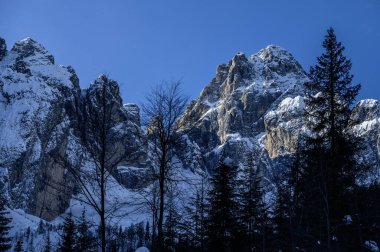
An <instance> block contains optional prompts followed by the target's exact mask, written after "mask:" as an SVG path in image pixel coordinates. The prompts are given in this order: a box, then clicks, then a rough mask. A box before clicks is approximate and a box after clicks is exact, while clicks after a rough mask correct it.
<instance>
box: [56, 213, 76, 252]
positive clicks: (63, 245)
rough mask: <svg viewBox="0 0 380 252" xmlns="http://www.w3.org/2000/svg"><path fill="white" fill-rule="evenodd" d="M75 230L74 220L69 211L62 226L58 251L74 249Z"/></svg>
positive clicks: (64, 251)
mask: <svg viewBox="0 0 380 252" xmlns="http://www.w3.org/2000/svg"><path fill="white" fill-rule="evenodd" d="M75 231H76V226H75V222H74V221H73V218H72V215H71V213H69V214H68V216H67V217H66V218H65V223H64V226H63V235H62V238H61V242H60V245H59V249H58V250H59V251H60V252H69V251H75V240H76V237H75Z"/></svg>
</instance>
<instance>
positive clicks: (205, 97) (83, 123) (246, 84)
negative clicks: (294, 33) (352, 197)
mask: <svg viewBox="0 0 380 252" xmlns="http://www.w3.org/2000/svg"><path fill="white" fill-rule="evenodd" d="M307 81H309V79H308V77H307V75H306V73H305V71H304V70H303V69H302V67H301V66H300V64H299V63H298V62H297V61H296V60H295V59H294V57H293V56H292V55H291V54H290V53H289V52H287V51H286V50H285V49H283V48H281V47H279V46H274V45H271V46H268V47H266V48H264V49H262V50H261V51H259V52H258V53H256V54H254V55H252V56H250V57H247V56H245V55H244V54H242V53H239V54H237V55H235V56H234V57H233V58H232V59H231V61H230V62H228V64H222V65H220V66H218V67H217V71H216V75H215V77H214V78H213V79H212V80H211V82H210V83H209V84H208V85H206V87H205V88H204V89H203V91H202V92H201V94H200V96H199V98H198V99H196V100H194V101H192V102H191V103H190V104H189V106H188V108H187V109H186V111H185V113H184V115H183V116H182V117H181V119H180V121H179V124H180V126H181V127H180V131H179V132H178V133H179V134H181V136H182V141H181V142H180V147H179V148H178V149H177V150H176V156H177V158H178V161H180V163H182V168H183V170H179V171H178V173H183V175H184V176H185V177H192V176H195V175H194V174H196V173H197V172H199V171H200V170H208V171H211V172H212V169H213V168H214V167H216V165H217V163H218V162H219V161H220V160H223V159H226V158H228V159H229V160H230V161H231V162H233V163H235V164H241V163H242V162H243V161H244V160H245V158H246V156H247V155H248V153H250V152H253V153H254V155H255V156H256V159H257V162H258V165H259V167H260V170H261V172H262V173H263V175H264V177H265V178H266V180H265V181H266V183H267V186H268V187H270V184H271V181H274V180H275V179H278V178H279V177H281V176H280V175H281V172H282V170H283V167H284V164H286V163H287V162H288V161H289V160H290V159H289V157H290V156H291V155H289V154H292V153H294V152H295V151H296V150H297V149H296V148H297V145H298V140H299V135H300V132H301V127H302V116H303V108H304V101H303V84H304V83H305V82H307ZM103 96H106V97H107V102H108V103H109V105H110V107H111V110H110V111H111V113H110V121H111V124H112V125H113V126H112V130H113V131H114V133H115V136H116V137H115V141H114V142H113V143H112V148H113V150H114V151H115V153H124V152H125V153H127V154H128V155H127V156H126V157H125V158H124V159H123V160H122V161H121V162H120V163H119V165H118V168H117V170H116V171H114V173H113V176H114V178H115V179H116V181H117V182H118V183H119V185H118V186H120V185H123V187H124V188H136V187H139V186H142V185H141V183H140V182H141V180H142V179H141V178H142V177H143V176H145V171H146V169H147V168H148V166H149V158H148V157H149V153H147V152H148V148H147V146H148V143H147V139H146V137H145V136H144V133H143V130H142V129H141V125H140V110H139V107H138V106H137V105H135V104H123V102H122V99H121V98H120V93H119V87H118V84H117V82H116V81H113V80H112V79H110V78H109V77H107V76H104V75H101V76H99V78H97V79H96V80H95V81H94V82H93V83H92V84H91V85H90V86H89V87H88V88H87V89H80V86H79V79H78V77H77V75H76V74H75V71H74V70H73V69H72V68H71V67H64V66H60V65H56V64H55V61H54V57H53V56H52V55H51V54H50V53H49V52H48V51H47V50H46V49H45V48H44V47H43V46H42V45H40V44H39V43H37V42H36V41H34V40H32V39H30V38H28V39H25V40H22V41H20V42H17V43H16V44H15V45H14V46H13V47H12V49H11V50H10V51H8V50H7V47H6V44H5V41H4V40H3V39H0V129H1V130H0V151H1V152H0V174H1V179H0V185H1V189H2V190H3V191H5V192H6V193H8V194H7V195H8V199H9V203H10V205H11V207H12V208H21V209H23V210H25V211H26V212H28V213H31V214H33V215H36V216H39V217H41V218H43V219H46V220H51V219H53V218H55V217H56V216H58V215H59V214H60V213H62V212H63V211H64V210H65V209H66V208H67V207H68V206H69V203H70V199H71V196H72V193H73V192H74V191H75V183H73V180H72V178H71V177H70V173H68V172H67V165H70V166H72V167H74V168H75V169H81V168H82V166H83V162H82V160H81V157H83V155H84V154H86V153H87V150H86V146H85V144H84V140H85V139H88V138H91V133H90V132H89V130H88V127H87V126H88V125H87V123H88V120H87V119H86V118H88V117H89V116H90V111H93V110H99V109H101V107H102V106H101V101H102V97H103ZM350 125H351V128H352V133H353V134H355V135H357V136H359V137H360V138H361V139H362V140H363V142H364V145H363V149H362V154H361V155H359V157H358V158H361V159H362V160H363V162H366V163H370V164H371V166H373V167H375V168H374V169H373V171H372V175H373V176H369V177H371V178H372V179H373V178H377V179H380V176H379V174H378V171H379V160H380V152H379V151H380V137H379V136H380V105H379V102H378V101H375V100H363V101H361V102H359V103H358V104H357V105H356V106H355V108H354V110H353V113H352V116H351V120H350ZM180 168H181V167H180ZM185 191H186V190H185Z"/></svg>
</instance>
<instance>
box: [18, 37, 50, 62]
mask: <svg viewBox="0 0 380 252" xmlns="http://www.w3.org/2000/svg"><path fill="white" fill-rule="evenodd" d="M11 52H14V53H16V54H17V58H18V59H19V60H20V59H22V60H23V61H24V62H26V63H29V64H34V65H36V64H41V65H49V64H51V65H53V64H54V57H53V55H52V54H51V53H50V52H49V51H47V50H46V49H45V47H43V46H42V45H41V44H40V43H38V42H37V41H35V40H33V39H32V38H25V39H23V40H20V41H18V42H16V43H15V44H14V46H13V47H12V49H11Z"/></svg>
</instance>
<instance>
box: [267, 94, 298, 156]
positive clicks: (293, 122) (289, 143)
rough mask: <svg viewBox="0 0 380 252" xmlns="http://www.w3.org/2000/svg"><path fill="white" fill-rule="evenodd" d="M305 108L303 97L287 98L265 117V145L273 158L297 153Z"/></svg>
mask: <svg viewBox="0 0 380 252" xmlns="http://www.w3.org/2000/svg"><path fill="white" fill-rule="evenodd" d="M304 106H305V104H304V101H303V97H302V96H296V97H294V98H290V97H287V98H285V99H284V100H282V101H281V103H280V104H279V105H278V107H277V108H276V109H275V110H272V111H269V112H268V113H267V114H266V115H265V117H264V124H265V140H264V143H265V149H266V150H267V151H268V154H269V156H270V157H271V158H276V157H278V156H281V155H285V154H289V153H294V152H296V151H297V146H298V140H299V137H300V134H301V130H300V129H301V126H302V117H303V112H304Z"/></svg>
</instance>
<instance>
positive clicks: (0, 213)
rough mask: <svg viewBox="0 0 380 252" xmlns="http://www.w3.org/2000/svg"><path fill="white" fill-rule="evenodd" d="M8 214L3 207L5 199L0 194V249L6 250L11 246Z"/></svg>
mask: <svg viewBox="0 0 380 252" xmlns="http://www.w3.org/2000/svg"><path fill="white" fill-rule="evenodd" d="M8 214H9V212H8V211H7V210H6V208H5V199H4V197H3V195H0V251H7V250H8V249H10V248H11V238H10V237H9V230H10V229H11V227H10V223H11V221H12V219H11V218H10V217H8Z"/></svg>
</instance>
